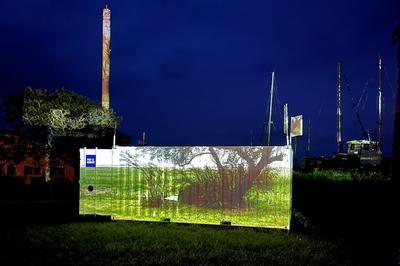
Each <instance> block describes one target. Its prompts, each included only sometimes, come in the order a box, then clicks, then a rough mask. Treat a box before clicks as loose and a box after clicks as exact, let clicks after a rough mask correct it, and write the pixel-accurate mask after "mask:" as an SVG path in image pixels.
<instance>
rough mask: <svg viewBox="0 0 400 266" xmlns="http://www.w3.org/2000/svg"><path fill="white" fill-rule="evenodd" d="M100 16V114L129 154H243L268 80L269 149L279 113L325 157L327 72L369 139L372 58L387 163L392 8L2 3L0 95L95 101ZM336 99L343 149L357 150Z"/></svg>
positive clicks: (397, 19) (332, 122) (258, 124)
mask: <svg viewBox="0 0 400 266" xmlns="http://www.w3.org/2000/svg"><path fill="white" fill-rule="evenodd" d="M105 4H108V6H109V7H110V9H111V50H112V51H111V80H110V97H111V106H112V108H113V109H114V110H115V111H116V112H117V113H118V114H119V115H121V116H123V118H124V121H123V124H122V130H123V131H124V132H125V133H127V134H128V135H130V136H131V138H132V143H137V140H138V139H139V138H140V137H141V132H142V131H146V134H147V141H148V143H149V144H154V145H206V144H209V145H249V144H250V141H251V135H253V137H252V139H253V144H261V132H262V129H263V123H264V120H265V114H266V109H267V102H268V94H269V88H270V79H271V77H270V76H271V71H272V70H273V69H275V71H276V78H277V90H278V100H279V106H276V108H275V113H274V116H273V117H274V121H275V125H276V129H275V130H274V131H273V135H272V144H276V145H280V144H284V138H283V134H282V129H281V128H282V118H281V112H282V111H281V105H282V104H283V103H286V102H287V103H288V104H289V113H290V115H299V114H303V115H304V119H305V120H306V121H305V122H306V123H305V129H306V125H307V124H308V123H307V121H308V120H309V119H310V120H311V134H312V148H311V149H312V153H313V154H332V153H334V152H335V150H336V117H335V116H336V64H337V63H338V62H341V63H342V67H343V72H344V75H345V76H346V78H347V80H348V82H349V88H350V90H351V94H352V96H353V97H354V99H355V101H358V99H359V98H360V96H361V95H365V96H367V101H366V103H365V104H364V103H363V104H361V107H360V114H361V117H362V119H363V122H364V124H365V127H366V128H367V129H368V130H369V132H370V134H371V136H374V134H375V130H376V110H377V108H376V107H377V101H376V94H377V89H376V88H377V57H378V54H381V55H382V58H383V66H384V68H385V70H384V73H383V89H384V97H385V99H384V121H383V123H384V128H383V151H384V153H386V155H390V153H391V147H390V146H391V143H392V137H393V134H392V128H393V126H392V124H393V101H394V92H395V84H396V82H395V81H396V78H397V77H396V64H395V47H394V45H393V44H392V43H391V35H392V31H393V30H394V28H395V26H396V25H397V24H398V23H400V2H399V1H396V0H392V1H372V0H366V1H346V0H339V1H232V0H231V1H217V0H210V1H208V0H201V1H184V0H182V1H162V0H160V1H109V2H104V1H8V2H7V3H3V4H2V12H1V13H0V29H1V31H0V32H1V36H0V49H1V51H2V59H1V60H0V69H1V75H0V85H1V95H5V94H9V93H12V92H16V91H21V90H23V89H24V88H25V87H26V86H32V87H33V88H46V89H49V90H53V89H57V88H60V87H63V86H64V87H65V88H67V89H70V90H74V91H76V92H78V93H81V94H84V95H86V96H88V97H90V98H92V99H94V100H97V101H100V98H101V34H102V9H103V7H104V6H105ZM367 82H368V85H366V84H367ZM364 88H365V89H364ZM343 90H344V94H343V97H344V100H343V106H344V108H343V123H344V125H343V138H344V140H349V139H355V138H362V133H361V130H360V127H359V126H358V124H357V120H356V116H355V113H354V111H353V110H352V107H351V100H350V93H349V90H348V89H347V88H346V86H344V88H343ZM363 92H365V93H363ZM276 103H278V102H276ZM305 131H306V130H305ZM251 132H253V133H251ZM305 144H306V136H304V137H302V138H299V139H298V145H299V146H298V148H299V149H300V150H301V149H303V150H304V149H305Z"/></svg>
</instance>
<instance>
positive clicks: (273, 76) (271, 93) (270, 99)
mask: <svg viewBox="0 0 400 266" xmlns="http://www.w3.org/2000/svg"><path fill="white" fill-rule="evenodd" d="M274 79H275V71H272V80H271V90H270V96H269V97H270V98H269V116H268V141H267V146H269V142H270V140H271V124H272V121H271V119H272V99H273V96H274Z"/></svg>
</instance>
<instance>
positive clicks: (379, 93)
mask: <svg viewBox="0 0 400 266" xmlns="http://www.w3.org/2000/svg"><path fill="white" fill-rule="evenodd" d="M381 140H382V58H381V57H380V56H379V61H378V136H377V141H378V142H379V143H381Z"/></svg>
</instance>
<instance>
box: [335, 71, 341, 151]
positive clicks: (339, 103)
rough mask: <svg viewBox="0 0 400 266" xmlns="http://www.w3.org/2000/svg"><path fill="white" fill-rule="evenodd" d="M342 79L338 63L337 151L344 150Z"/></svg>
mask: <svg viewBox="0 0 400 266" xmlns="http://www.w3.org/2000/svg"><path fill="white" fill-rule="evenodd" d="M341 90H342V81H341V66H340V63H338V64H337V109H336V118H337V123H336V124H337V132H336V142H337V153H339V152H341V151H342V106H341V94H342V91H341Z"/></svg>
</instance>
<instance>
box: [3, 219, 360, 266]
mask: <svg viewBox="0 0 400 266" xmlns="http://www.w3.org/2000/svg"><path fill="white" fill-rule="evenodd" d="M0 239H1V240H0V243H1V242H3V243H1V244H2V246H3V247H5V249H3V250H2V252H1V253H0V254H1V255H0V264H1V265H8V264H13V265H18V264H30V265H112V264H114V265H121V264H167V265H169V264H225V265H226V264H235V265H237V264H240V265H242V264H253V265H258V264H268V265H347V264H352V261H351V259H350V258H349V256H348V255H349V254H350V253H351V252H350V251H349V250H348V249H343V247H342V246H341V245H342V244H343V243H341V242H339V241H333V240H323V239H320V238H317V237H311V236H305V235H298V234H288V233H285V232H280V231H272V232H267V231H257V230H254V229H243V228H235V229H233V230H227V229H224V228H222V227H210V226H199V225H179V224H160V223H135V222H128V221H118V222H108V223H73V224H63V225H50V226H31V227H27V228H11V229H10V228H4V227H3V230H1V231H0Z"/></svg>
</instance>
